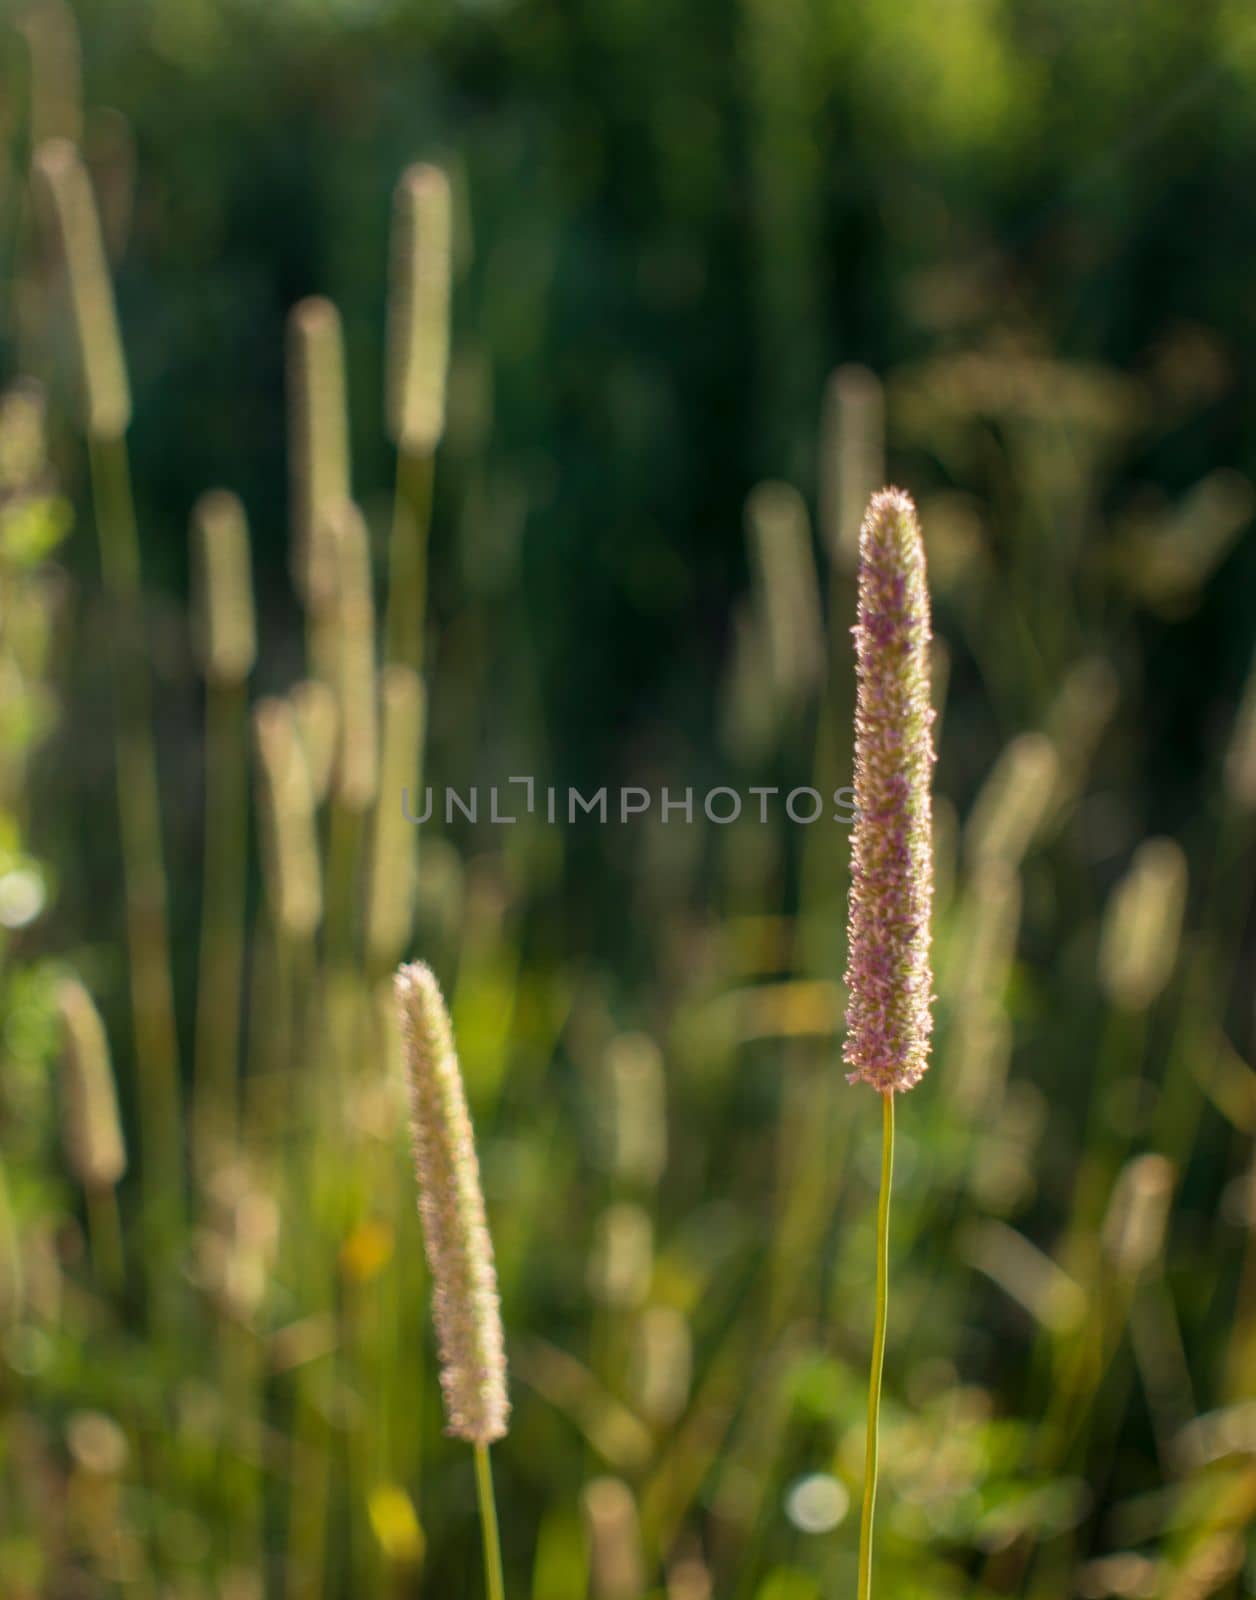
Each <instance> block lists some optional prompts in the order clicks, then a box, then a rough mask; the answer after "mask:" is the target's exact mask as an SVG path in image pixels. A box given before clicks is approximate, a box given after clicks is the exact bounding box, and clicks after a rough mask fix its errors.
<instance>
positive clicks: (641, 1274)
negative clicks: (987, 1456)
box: [588, 1201, 654, 1311]
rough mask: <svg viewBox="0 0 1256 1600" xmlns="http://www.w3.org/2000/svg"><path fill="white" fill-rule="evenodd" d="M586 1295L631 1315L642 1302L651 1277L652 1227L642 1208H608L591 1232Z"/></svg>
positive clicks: (620, 1204) (621, 1205)
mask: <svg viewBox="0 0 1256 1600" xmlns="http://www.w3.org/2000/svg"><path fill="white" fill-rule="evenodd" d="M588 1276H589V1292H590V1293H591V1294H592V1295H593V1297H594V1299H595V1300H599V1301H601V1303H602V1304H603V1305H608V1306H614V1307H616V1308H617V1309H618V1310H621V1311H631V1310H634V1309H635V1308H636V1307H637V1306H639V1305H641V1303H642V1302H643V1301H644V1300H645V1298H646V1296H647V1295H648V1294H649V1292H650V1282H651V1279H652V1278H653V1276H654V1224H653V1223H652V1222H651V1220H650V1214H649V1212H648V1211H646V1210H645V1209H644V1208H643V1207H641V1206H638V1205H632V1204H630V1203H629V1202H627V1201H620V1202H618V1203H617V1204H615V1205H612V1206H608V1207H607V1208H606V1210H605V1211H603V1212H602V1214H601V1215H600V1216H599V1217H598V1219H597V1221H596V1223H595V1224H594V1230H593V1249H592V1252H591V1254H590V1257H589V1274H588Z"/></svg>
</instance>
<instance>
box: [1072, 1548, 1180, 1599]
mask: <svg viewBox="0 0 1256 1600" xmlns="http://www.w3.org/2000/svg"><path fill="white" fill-rule="evenodd" d="M1076 1589H1077V1594H1078V1596H1079V1597H1080V1600H1118V1597H1120V1600H1155V1596H1156V1595H1158V1594H1159V1593H1160V1569H1159V1568H1158V1567H1157V1565H1156V1563H1155V1562H1154V1561H1152V1560H1149V1559H1148V1557H1147V1556H1143V1555H1138V1554H1137V1553H1136V1552H1135V1551H1133V1550H1126V1551H1122V1552H1121V1553H1120V1554H1119V1555H1113V1556H1099V1557H1098V1558H1097V1559H1096V1560H1094V1561H1087V1562H1084V1563H1083V1564H1082V1566H1080V1567H1079V1568H1078V1569H1077V1584H1076Z"/></svg>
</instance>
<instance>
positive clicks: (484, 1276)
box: [396, 963, 510, 1600]
mask: <svg viewBox="0 0 1256 1600" xmlns="http://www.w3.org/2000/svg"><path fill="white" fill-rule="evenodd" d="M396 993H397V1007H398V1016H399V1020H400V1026H401V1036H402V1049H403V1053H404V1059H405V1067H406V1076H407V1080H408V1084H409V1090H410V1111H411V1132H412V1136H413V1141H414V1167H415V1175H416V1178H417V1180H418V1188H419V1214H420V1217H421V1219H422V1223H423V1239H424V1244H425V1247H426V1251H427V1261H428V1267H429V1269H430V1272H431V1276H432V1290H433V1294H432V1314H433V1318H434V1320H435V1323H436V1339H437V1346H438V1349H439V1352H440V1364H441V1377H440V1381H441V1391H442V1394H443V1397H444V1403H445V1416H446V1421H447V1424H448V1427H447V1431H448V1432H449V1433H450V1434H451V1435H452V1436H453V1437H454V1438H458V1439H465V1440H466V1442H467V1443H468V1444H470V1445H471V1446H472V1447H473V1448H474V1451H475V1460H476V1483H477V1487H478V1490H479V1499H480V1521H481V1527H482V1530H483V1535H484V1558H485V1566H486V1571H487V1587H488V1594H489V1600H502V1596H503V1594H504V1585H503V1581H502V1564H501V1548H500V1542H499V1538H498V1531H497V1513H496V1507H495V1505H494V1500H493V1483H492V1474H491V1471H490V1468H489V1459H488V1450H489V1446H490V1445H491V1444H492V1443H493V1441H494V1440H497V1439H501V1438H503V1437H504V1436H505V1433H506V1427H507V1419H508V1417H509V1412H510V1405H509V1401H508V1399H507V1395H506V1357H505V1350H504V1341H503V1335H502V1324H501V1308H500V1305H499V1302H498V1298H497V1273H496V1269H495V1267H494V1264H493V1245H492V1240H491V1239H490V1237H489V1232H488V1225H487V1222H486V1219H485V1213H484V1194H483V1191H482V1189H481V1186H480V1168H479V1162H478V1160H477V1157H476V1152H475V1140H474V1135H473V1133H472V1129H471V1119H470V1116H469V1115H468V1112H467V1102H466V1094H465V1091H464V1089H463V1084H462V1074H461V1072H460V1070H459V1067H458V1058H457V1055H456V1053H455V1050H454V1041H453V1031H452V1028H451V1026H450V1021H449V1013H448V1011H447V1010H446V1008H445V1002H444V999H443V997H442V995H441V992H440V989H439V987H438V985H437V982H436V979H435V978H434V977H433V975H432V972H431V970H430V969H429V968H428V967H426V966H423V965H422V964H419V963H416V964H414V965H412V966H406V967H402V968H401V969H400V971H399V972H398V973H397V978H396Z"/></svg>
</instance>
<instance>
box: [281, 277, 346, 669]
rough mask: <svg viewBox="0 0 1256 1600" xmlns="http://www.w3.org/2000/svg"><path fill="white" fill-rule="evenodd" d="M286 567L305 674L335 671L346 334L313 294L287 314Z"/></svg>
mask: <svg viewBox="0 0 1256 1600" xmlns="http://www.w3.org/2000/svg"><path fill="white" fill-rule="evenodd" d="M288 441H289V442H288V458H289V462H290V471H291V501H292V546H291V570H292V579H293V583H294V585H295V587H296V591H297V593H298V595H299V596H300V598H301V603H302V605H303V606H304V607H305V614H306V639H307V653H308V656H309V661H310V671H311V672H313V673H314V675H315V676H316V677H318V678H321V679H323V680H324V681H327V682H331V681H332V680H333V679H334V676H335V646H334V622H333V617H334V611H335V597H336V576H337V574H336V551H335V546H334V540H333V535H332V529H331V518H332V517H333V516H334V515H335V514H336V512H337V511H338V509H339V507H340V506H342V505H343V504H344V503H345V502H346V501H347V500H348V499H349V498H350V496H351V495H352V492H353V485H352V478H351V468H350V453H349V409H348V401H347V399H346V389H345V355H344V333H343V330H342V328H341V323H340V313H339V312H338V311H337V310H336V308H335V306H334V305H333V304H332V303H331V301H330V300H326V299H324V298H323V297H322V296H321V295H312V296H310V298H309V299H306V300H302V301H301V302H300V303H299V304H297V305H295V306H294V307H293V308H292V311H291V313H290V315H289V317H288Z"/></svg>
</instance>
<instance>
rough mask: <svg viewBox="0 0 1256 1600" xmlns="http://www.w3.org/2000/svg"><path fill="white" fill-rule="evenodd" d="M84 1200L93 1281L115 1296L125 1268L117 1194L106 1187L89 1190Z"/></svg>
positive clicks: (120, 1286) (121, 1282) (120, 1284)
mask: <svg viewBox="0 0 1256 1600" xmlns="http://www.w3.org/2000/svg"><path fill="white" fill-rule="evenodd" d="M86 1199H87V1236H88V1240H89V1242H90V1245H91V1252H92V1266H93V1268H94V1270H95V1273H96V1281H97V1282H98V1283H99V1285H100V1287H101V1288H102V1289H103V1290H104V1291H105V1292H106V1293H107V1294H118V1293H119V1292H120V1291H121V1289H122V1284H123V1277H124V1274H125V1267H124V1264H123V1261H124V1258H123V1253H122V1228H121V1225H120V1223H119V1221H118V1197H117V1194H116V1193H115V1191H114V1189H113V1186H112V1184H110V1185H108V1186H107V1187H105V1188H102V1189H89V1190H88V1191H87V1195H86Z"/></svg>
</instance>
